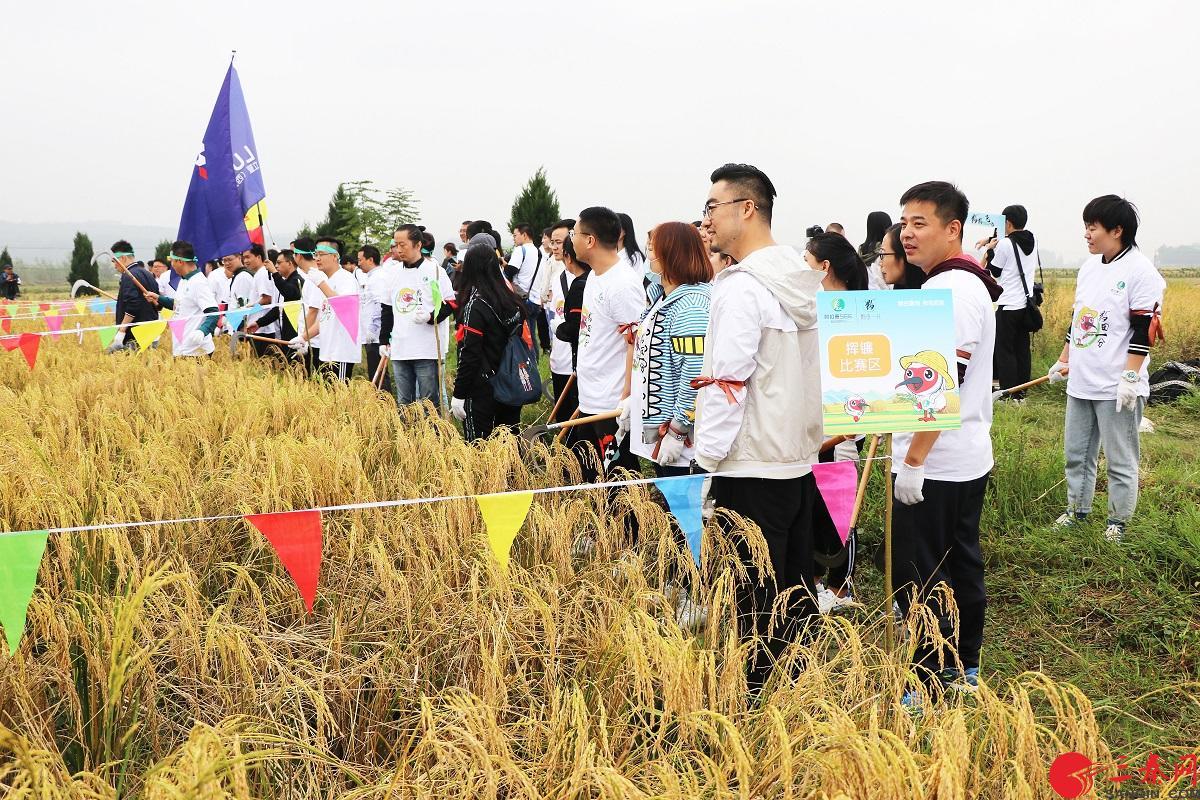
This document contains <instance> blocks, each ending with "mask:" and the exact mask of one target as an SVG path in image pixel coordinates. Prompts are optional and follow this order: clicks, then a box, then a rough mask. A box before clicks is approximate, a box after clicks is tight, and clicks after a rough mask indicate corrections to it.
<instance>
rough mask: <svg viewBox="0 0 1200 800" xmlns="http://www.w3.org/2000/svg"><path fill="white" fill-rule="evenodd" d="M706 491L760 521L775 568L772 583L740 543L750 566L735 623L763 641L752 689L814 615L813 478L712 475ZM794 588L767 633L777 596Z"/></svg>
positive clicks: (739, 592) (752, 667) (752, 668)
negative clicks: (715, 476)
mask: <svg viewBox="0 0 1200 800" xmlns="http://www.w3.org/2000/svg"><path fill="white" fill-rule="evenodd" d="M710 492H711V494H712V498H713V500H714V502H715V503H716V504H717V505H718V506H720V507H721V508H727V509H729V510H730V511H736V512H737V513H738V514H741V515H742V516H743V517H745V518H746V519H748V520H751V521H752V522H755V523H757V524H758V527H759V528H760V529H761V530H762V535H763V539H765V540H766V543H767V550H768V551H769V553H770V555H771V567H772V569H774V571H775V580H774V582H772V581H771V580H770V578H769V577H768V576H766V575H763V574H762V573H761V572H760V571H759V570H757V569H755V568H754V567H753V565H752V564H751V559H750V550H749V547H748V546H747V545H746V543H745V542H744V541H740V542H739V543H738V550H739V554H740V556H741V559H742V562H743V563H744V564H745V565H746V566H747V569H748V579H747V580H746V581H745V582H743V583H740V584H739V585H738V586H737V589H736V595H737V606H738V628H739V631H740V633H741V635H742V636H743V638H748V637H750V636H754V635H757V636H759V637H761V639H762V641H763V643H764V644H765V646H766V647H765V649H759V650H756V651H755V655H754V658H753V661H752V662H751V665H750V672H749V676H748V682H749V685H750V688H751V690H757V689H760V688H761V687H762V685H763V684H764V683H765V682H766V680H767V677H768V676H769V675H770V673H771V667H772V666H773V664H774V663H775V661H776V660H777V659H778V658H779V656H780V654H781V653H782V652H783V651H784V648H786V647H787V646H788V644H790V643H791V642H792V641H795V640H796V639H798V638H799V637H800V636H802V635H803V632H804V629H805V628H806V627H807V625H808V623H809V621H810V620H811V619H812V618H813V616H814V615H816V614H817V603H816V587H815V586H814V583H813V538H812V515H813V502H814V500H815V499H816V496H817V483H816V480H815V479H814V478H813V476H812V473H809V474H808V475H804V476H802V477H799V478H786V479H779V480H771V479H767V478H720V477H718V478H713V479H712V488H711V490H710ZM760 583H761V585H760ZM793 587H802V588H801V589H798V590H797V591H796V592H794V593H793V594H792V597H791V601H790V602H789V603H788V605H787V607H786V608H785V609H782V612H781V618H780V619H779V620H778V622H777V624H776V625H775V630H774V634H773V635H771V636H768V630H769V629H770V621H771V609H772V607H773V605H774V603H775V598H776V597H778V596H779V594H780V593H782V592H784V591H786V590H788V589H791V588H793Z"/></svg>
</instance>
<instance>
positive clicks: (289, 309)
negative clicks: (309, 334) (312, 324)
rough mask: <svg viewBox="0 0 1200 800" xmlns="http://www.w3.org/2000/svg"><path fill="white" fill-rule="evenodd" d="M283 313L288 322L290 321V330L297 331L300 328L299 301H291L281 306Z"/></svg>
mask: <svg viewBox="0 0 1200 800" xmlns="http://www.w3.org/2000/svg"><path fill="white" fill-rule="evenodd" d="M283 313H285V314H287V317H288V319H289V320H291V321H292V328H294V329H297V330H299V328H300V301H299V300H291V301H289V302H287V303H284V304H283Z"/></svg>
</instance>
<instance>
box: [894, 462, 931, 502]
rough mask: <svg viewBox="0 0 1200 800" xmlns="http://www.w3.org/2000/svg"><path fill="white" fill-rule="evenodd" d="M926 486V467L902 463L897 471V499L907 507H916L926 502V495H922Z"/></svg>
mask: <svg viewBox="0 0 1200 800" xmlns="http://www.w3.org/2000/svg"><path fill="white" fill-rule="evenodd" d="M924 485H925V465H924V464H922V465H921V466H919V467H914V466H912V465H911V464H908V463H905V462H903V461H901V462H900V468H899V469H898V470H897V471H896V490H895V492H894V494H895V496H896V499H897V500H899V501H900V502H901V503H904V505H906V506H914V505H916V504H917V503H920V502H922V501H924V500H925V495H924V494H922V493H921V488H922V487H923V486H924Z"/></svg>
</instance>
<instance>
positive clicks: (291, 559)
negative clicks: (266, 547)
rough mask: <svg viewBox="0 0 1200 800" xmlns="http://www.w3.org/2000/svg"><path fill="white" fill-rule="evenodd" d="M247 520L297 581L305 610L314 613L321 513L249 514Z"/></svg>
mask: <svg viewBox="0 0 1200 800" xmlns="http://www.w3.org/2000/svg"><path fill="white" fill-rule="evenodd" d="M246 521H247V522H249V523H250V524H251V525H253V526H254V527H255V528H258V530H259V531H260V532H261V533H262V535H263V536H265V537H267V541H269V542H270V543H271V546H272V547H274V548H275V554H276V555H277V556H279V561H280V563H282V564H283V566H284V567H285V568H286V569H287V571H288V574H289V575H291V576H292V580H293V581H295V582H296V588H297V589H299V590H300V596H301V597H303V598H304V607H305V608H307V609H308V613H310V614H311V613H312V610H313V602H314V601H315V600H316V599H317V581H318V580H319V578H320V576H321V512H320V511H281V512H279V513H276V514H247V515H246Z"/></svg>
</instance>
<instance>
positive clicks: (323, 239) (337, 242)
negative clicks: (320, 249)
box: [316, 236, 342, 256]
mask: <svg viewBox="0 0 1200 800" xmlns="http://www.w3.org/2000/svg"><path fill="white" fill-rule="evenodd" d="M316 244H331V245H333V249H334V250H337V252H338V255H339V256H340V255H341V254H342V240H341V239H336V238H334V237H332V236H318V237H317V239H316Z"/></svg>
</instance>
